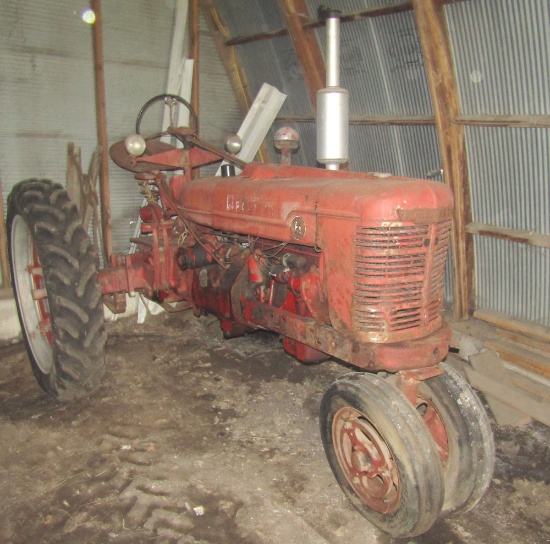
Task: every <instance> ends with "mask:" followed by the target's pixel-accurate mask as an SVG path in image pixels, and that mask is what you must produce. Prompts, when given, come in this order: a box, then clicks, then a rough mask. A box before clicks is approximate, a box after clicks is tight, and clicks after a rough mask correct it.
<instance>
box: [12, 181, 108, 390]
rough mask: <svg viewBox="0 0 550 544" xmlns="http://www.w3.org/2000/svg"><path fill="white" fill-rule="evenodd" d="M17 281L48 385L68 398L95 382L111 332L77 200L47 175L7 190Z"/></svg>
mask: <svg viewBox="0 0 550 544" xmlns="http://www.w3.org/2000/svg"><path fill="white" fill-rule="evenodd" d="M8 251H9V258H10V268H11V276H12V283H13V288H14V292H15V300H16V304H17V311H18V314H19V320H20V322H21V328H22V332H23V337H24V339H25V343H26V345H27V349H28V352H29V358H30V361H31V366H32V369H33V372H34V375H35V376H36V379H37V381H38V383H39V384H40V386H41V387H42V389H44V391H46V392H47V393H49V394H50V395H52V396H53V397H55V398H57V399H58V400H62V401H67V400H72V399H74V398H78V397H82V396H85V395H88V394H89V393H91V392H93V391H94V390H96V389H97V388H98V387H99V385H100V382H101V377H102V376H103V374H104V371H105V366H104V359H105V341H106V333H105V329H104V325H103V305H102V302H101V294H102V293H101V287H100V285H99V281H98V277H97V265H96V257H95V253H94V251H93V248H92V246H91V243H90V240H89V238H88V235H87V233H86V232H85V231H84V229H83V227H82V224H81V221H80V217H79V215H78V211H77V208H76V206H75V204H74V203H73V202H72V201H71V200H70V199H69V197H68V195H67V192H66V191H65V190H64V189H63V187H62V186H61V185H58V184H54V183H52V182H51V181H48V180H27V181H22V182H21V183H19V184H17V185H16V186H15V187H14V188H13V190H12V192H11V194H10V196H9V198H8Z"/></svg>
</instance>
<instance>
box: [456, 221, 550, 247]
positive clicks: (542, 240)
mask: <svg viewBox="0 0 550 544" xmlns="http://www.w3.org/2000/svg"><path fill="white" fill-rule="evenodd" d="M466 232H469V233H470V234H480V235H481V236H491V237H492V238H500V239H501V240H508V241H510V242H518V243H520V244H529V245H530V246H536V247H546V248H550V235H548V234H539V233H538V232H533V231H532V230H519V229H509V228H506V227H495V226H493V225H486V224H485V223H470V224H469V225H467V226H466Z"/></svg>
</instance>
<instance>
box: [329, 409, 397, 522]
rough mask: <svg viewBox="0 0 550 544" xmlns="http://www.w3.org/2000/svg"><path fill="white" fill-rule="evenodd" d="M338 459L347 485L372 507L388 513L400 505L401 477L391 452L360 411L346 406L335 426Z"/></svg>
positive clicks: (333, 425) (333, 434)
mask: <svg viewBox="0 0 550 544" xmlns="http://www.w3.org/2000/svg"><path fill="white" fill-rule="evenodd" d="M332 438H333V443H334V448H335V452H336V456H337V458H338V462H339V464H340V467H341V468H342V470H343V472H344V474H345V476H346V479H347V480H348V483H349V484H350V485H351V487H352V488H353V490H354V491H355V493H356V494H357V495H358V496H359V497H360V498H361V500H363V501H364V502H365V503H366V504H367V505H368V506H369V507H370V508H372V509H373V510H376V511H377V512H380V513H383V514H387V513H390V512H392V511H394V510H395V509H396V508H397V506H398V503H399V475H398V472H397V466H396V464H395V461H394V459H393V457H392V455H391V453H390V450H389V448H388V446H387V444H386V442H385V441H384V439H383V438H382V436H381V435H380V433H379V432H378V430H377V429H376V428H375V427H374V426H373V425H372V424H371V423H370V422H369V420H368V419H367V418H366V417H365V415H364V414H362V413H361V412H360V411H358V410H356V409H355V408H351V407H349V406H346V407H344V408H341V409H340V410H338V412H337V413H336V414H335V416H334V420H333V424H332Z"/></svg>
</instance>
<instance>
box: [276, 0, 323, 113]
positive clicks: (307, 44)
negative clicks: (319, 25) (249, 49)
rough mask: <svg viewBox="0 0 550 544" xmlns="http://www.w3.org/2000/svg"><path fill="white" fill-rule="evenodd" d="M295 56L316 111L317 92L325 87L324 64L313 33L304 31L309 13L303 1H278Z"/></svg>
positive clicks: (313, 108)
mask: <svg viewBox="0 0 550 544" xmlns="http://www.w3.org/2000/svg"><path fill="white" fill-rule="evenodd" d="M279 5H280V6H281V11H282V12H283V15H284V17H285V21H286V24H287V27H288V31H289V34H290V37H291V39H292V43H293V44H294V49H295V51H296V56H297V57H298V61H299V62H300V66H301V67H302V72H303V74H304V80H305V83H306V88H307V92H308V95H309V101H310V103H311V107H312V110H313V112H315V111H316V105H317V91H318V90H319V89H322V88H323V87H324V86H325V64H324V62H323V57H322V55H321V51H320V49H319V44H318V43H317V37H316V36H315V31H314V30H312V29H305V28H304V23H305V22H307V21H308V20H309V13H308V9H307V6H306V3H305V1H304V0H279Z"/></svg>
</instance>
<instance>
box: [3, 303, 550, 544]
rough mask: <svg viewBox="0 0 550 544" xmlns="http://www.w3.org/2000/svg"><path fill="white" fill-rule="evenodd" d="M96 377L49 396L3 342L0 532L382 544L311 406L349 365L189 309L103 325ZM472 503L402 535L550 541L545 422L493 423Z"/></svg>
mask: <svg viewBox="0 0 550 544" xmlns="http://www.w3.org/2000/svg"><path fill="white" fill-rule="evenodd" d="M108 329H109V342H108V348H107V369H108V370H107V375H106V376H105V379H104V385H103V386H102V388H101V389H100V390H99V392H98V393H96V394H95V395H94V396H93V397H91V398H89V399H85V400H82V401H78V402H76V403H73V404H69V405H60V404H57V403H55V402H54V401H53V400H50V399H49V398H48V397H46V396H45V395H44V394H43V393H42V392H41V390H40V389H39V388H38V386H37V385H36V384H35V381H34V378H33V376H32V373H31V370H30V366H29V364H28V361H27V356H26V353H25V351H24V349H23V347H22V345H21V344H17V345H12V346H8V347H4V348H3V349H2V350H0V353H1V355H2V365H1V367H0V436H1V442H0V467H1V468H0V542H2V543H33V544H38V543H44V542H47V543H101V544H104V543H106V544H109V543H113V544H115V543H131V544H134V543H135V544H138V543H151V542H154V543H174V544H176V543H177V544H193V543H195V544H197V543H200V544H208V543H210V544H226V543H227V544H237V543H242V544H263V543H273V544H275V543H276V544H283V543H284V544H294V543H299V544H316V543H327V542H328V543H340V542H342V543H344V542H345V543H346V544H366V543H369V544H370V543H373V544H377V543H379V544H389V543H390V542H396V541H392V540H391V539H389V538H388V537H387V536H385V535H384V534H382V533H380V532H379V531H378V530H377V529H375V528H374V527H373V526H372V525H370V524H369V523H368V522H366V520H364V519H363V518H362V517H361V516H360V515H359V514H358V513H357V512H356V511H355V510H354V508H353V507H352V506H351V505H350V504H349V503H348V502H347V499H346V498H345V497H344V495H343V494H342V492H341V491H340V488H339V487H338V485H337V483H336V481H335V479H334V477H333V476H332V473H331V471H330V468H329V466H328V463H327V462H326V460H325V456H324V453H323V449H322V446H321V441H320V438H319V430H318V422H317V412H318V408H319V402H320V397H321V395H322V392H323V391H324V389H325V388H326V387H327V386H328V385H329V384H330V383H331V382H332V381H333V380H334V379H335V378H336V377H338V376H339V375H341V374H343V373H345V372H348V371H349V370H348V369H346V368H344V367H342V366H340V365H338V364H336V363H333V362H328V363H323V364H321V365H317V366H309V367H308V366H303V365H301V364H299V363H297V362H296V361H295V360H293V359H292V358H290V357H288V356H286V355H285V354H284V352H283V351H282V348H281V346H280V343H279V340H278V339H277V338H276V337H275V336H272V335H269V334H267V333H265V334H264V333H258V334H254V335H250V336H248V337H245V338H240V339H234V340H230V341H224V340H223V339H222V336H221V332H220V330H219V326H218V322H217V321H216V320H215V319H213V318H202V319H200V320H196V319H195V318H194V317H193V316H192V315H190V314H189V313H183V314H177V315H168V314H164V315H160V316H156V317H150V318H148V320H147V322H146V323H145V325H139V326H138V325H136V324H135V322H134V321H133V320H131V319H126V320H123V321H122V320H121V321H118V322H115V323H112V324H109V327H108ZM495 435H496V440H497V463H496V470H495V476H494V480H493V483H492V485H491V487H490V489H489V491H488V493H487V494H486V496H485V497H484V499H483V500H482V502H481V503H480V505H479V506H478V507H477V508H476V509H474V510H473V511H472V512H470V513H468V514H466V515H464V516H462V517H459V518H451V519H445V520H440V521H438V522H437V523H436V525H435V526H434V527H433V528H432V529H431V530H430V531H429V532H428V533H427V534H425V535H423V536H421V537H417V538H414V539H406V540H402V541H401V542H406V543H407V544H459V543H468V544H470V543H472V544H473V543H475V544H503V543H518V544H519V543H521V544H541V543H546V542H550V465H549V461H550V428H547V427H544V426H542V425H538V424H532V425H529V426H526V427H523V428H520V429H511V428H506V429H504V428H496V427H495Z"/></svg>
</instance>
